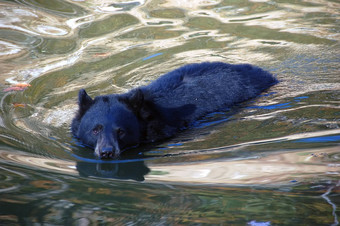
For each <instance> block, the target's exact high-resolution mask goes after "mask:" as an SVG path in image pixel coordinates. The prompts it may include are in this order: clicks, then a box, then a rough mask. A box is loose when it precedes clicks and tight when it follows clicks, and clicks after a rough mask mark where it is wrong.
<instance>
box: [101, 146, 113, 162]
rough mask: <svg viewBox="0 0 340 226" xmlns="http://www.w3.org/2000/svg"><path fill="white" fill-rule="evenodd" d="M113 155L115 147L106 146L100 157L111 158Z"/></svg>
mask: <svg viewBox="0 0 340 226" xmlns="http://www.w3.org/2000/svg"><path fill="white" fill-rule="evenodd" d="M112 157H113V147H104V148H102V151H101V152H100V158H102V159H109V158H112Z"/></svg>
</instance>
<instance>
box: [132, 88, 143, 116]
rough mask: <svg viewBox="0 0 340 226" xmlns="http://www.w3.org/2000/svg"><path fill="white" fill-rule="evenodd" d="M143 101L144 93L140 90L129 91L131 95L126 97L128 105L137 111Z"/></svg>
mask: <svg viewBox="0 0 340 226" xmlns="http://www.w3.org/2000/svg"><path fill="white" fill-rule="evenodd" d="M143 103H144V94H143V92H142V90H140V89H135V90H133V91H132V92H131V96H129V97H128V105H129V106H130V107H131V108H132V109H133V110H134V111H137V112H138V111H139V110H140V109H141V108H142V106H143Z"/></svg>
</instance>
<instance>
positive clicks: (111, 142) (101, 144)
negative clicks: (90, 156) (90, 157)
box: [95, 134, 120, 159]
mask: <svg viewBox="0 0 340 226" xmlns="http://www.w3.org/2000/svg"><path fill="white" fill-rule="evenodd" d="M95 154H96V155H97V156H98V157H99V158H101V159H117V158H118V157H119V155H120V148H119V144H118V142H117V141H116V139H115V137H111V136H105V135H104V134H100V136H99V137H98V140H97V144H96V148H95Z"/></svg>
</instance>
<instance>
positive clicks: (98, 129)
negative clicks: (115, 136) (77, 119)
mask: <svg viewBox="0 0 340 226" xmlns="http://www.w3.org/2000/svg"><path fill="white" fill-rule="evenodd" d="M102 130H103V126H102V125H96V127H94V129H93V130H92V133H93V135H98V133H100V132H101V131H102Z"/></svg>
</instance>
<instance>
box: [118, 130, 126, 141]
mask: <svg viewBox="0 0 340 226" xmlns="http://www.w3.org/2000/svg"><path fill="white" fill-rule="evenodd" d="M117 135H118V137H119V138H120V139H122V138H123V137H124V136H125V131H124V130H123V129H121V128H119V129H117Z"/></svg>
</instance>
